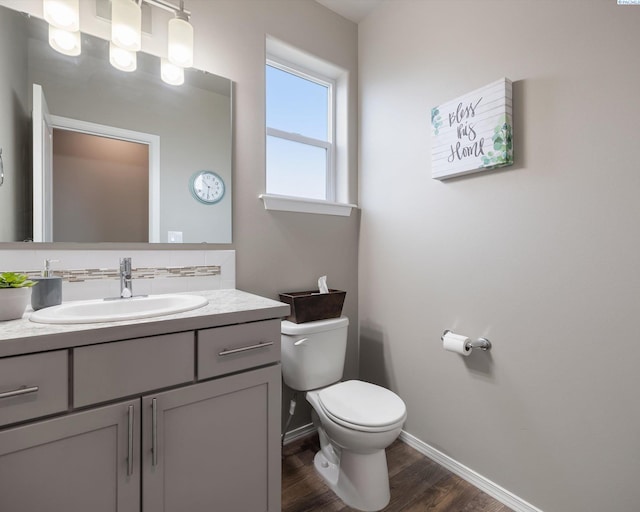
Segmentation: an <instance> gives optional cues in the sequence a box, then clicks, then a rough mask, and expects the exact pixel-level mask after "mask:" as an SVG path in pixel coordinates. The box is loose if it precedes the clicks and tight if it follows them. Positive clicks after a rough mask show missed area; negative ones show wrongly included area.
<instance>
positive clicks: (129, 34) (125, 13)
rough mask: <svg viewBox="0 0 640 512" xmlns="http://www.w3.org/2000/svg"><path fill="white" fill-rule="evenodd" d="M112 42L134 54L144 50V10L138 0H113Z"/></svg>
mask: <svg viewBox="0 0 640 512" xmlns="http://www.w3.org/2000/svg"><path fill="white" fill-rule="evenodd" d="M111 42H112V43H113V44H114V45H116V46H119V47H120V48H123V49H125V50H129V51H133V52H137V51H138V50H140V48H142V8H141V7H140V4H138V2H137V1H136V0H111Z"/></svg>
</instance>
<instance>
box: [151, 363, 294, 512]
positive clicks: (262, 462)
mask: <svg viewBox="0 0 640 512" xmlns="http://www.w3.org/2000/svg"><path fill="white" fill-rule="evenodd" d="M280 387H281V378H280V365H273V366H269V367H266V368H261V369H259V370H253V371H248V372H244V373H240V374H235V375H232V376H229V377H225V378H220V379H215V380H211V381H208V382H203V383H201V384H196V385H193V386H189V387H186V388H181V389H176V390H174V391H168V392H165V393H160V394H154V395H150V396H147V397H145V398H143V401H142V407H143V412H142V415H143V433H142V453H143V455H142V458H143V462H142V463H143V471H142V479H143V491H142V492H143V500H142V502H143V510H144V512H157V511H159V510H162V511H163V512H211V511H214V510H216V511H224V512H280V493H281V490H280V481H281V470H280V440H279V438H280V402H281V398H280ZM154 411H155V412H154ZM154 416H155V418H156V419H155V421H154ZM154 448H155V450H154Z"/></svg>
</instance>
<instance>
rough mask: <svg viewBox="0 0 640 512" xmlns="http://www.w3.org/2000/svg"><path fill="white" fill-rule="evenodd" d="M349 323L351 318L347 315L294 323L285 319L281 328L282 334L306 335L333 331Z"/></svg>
mask: <svg viewBox="0 0 640 512" xmlns="http://www.w3.org/2000/svg"><path fill="white" fill-rule="evenodd" d="M348 325H349V319H348V318H347V317H346V316H341V317H340V318H329V319H328V320H316V321H315V322H305V323H303V324H294V323H293V322H290V321H289V320H283V321H282V324H281V328H280V332H281V333H282V334H288V335H289V336H304V335H306V334H313V333H316V332H323V331H332V330H334V329H340V328H342V327H346V326H348Z"/></svg>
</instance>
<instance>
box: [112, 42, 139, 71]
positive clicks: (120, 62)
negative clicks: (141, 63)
mask: <svg viewBox="0 0 640 512" xmlns="http://www.w3.org/2000/svg"><path fill="white" fill-rule="evenodd" d="M109 62H110V63H111V65H112V66H113V67H114V68H116V69H119V70H120V71H127V72H129V71H135V70H136V68H137V67H138V59H137V55H136V52H131V51H129V50H125V49H124V48H120V47H119V46H116V45H115V44H113V43H111V44H109Z"/></svg>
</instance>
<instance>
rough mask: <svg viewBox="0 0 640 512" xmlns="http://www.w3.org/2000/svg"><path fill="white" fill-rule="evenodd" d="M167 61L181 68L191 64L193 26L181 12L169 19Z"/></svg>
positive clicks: (188, 66)
mask: <svg viewBox="0 0 640 512" xmlns="http://www.w3.org/2000/svg"><path fill="white" fill-rule="evenodd" d="M168 30H169V34H168V39H169V46H168V56H169V61H170V62H171V63H172V64H175V65H176V66H180V67H182V68H190V67H191V66H193V27H192V26H191V24H190V23H189V22H188V21H187V16H186V14H184V13H183V12H181V13H178V14H177V17H176V18H173V19H172V20H169V29H168Z"/></svg>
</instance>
